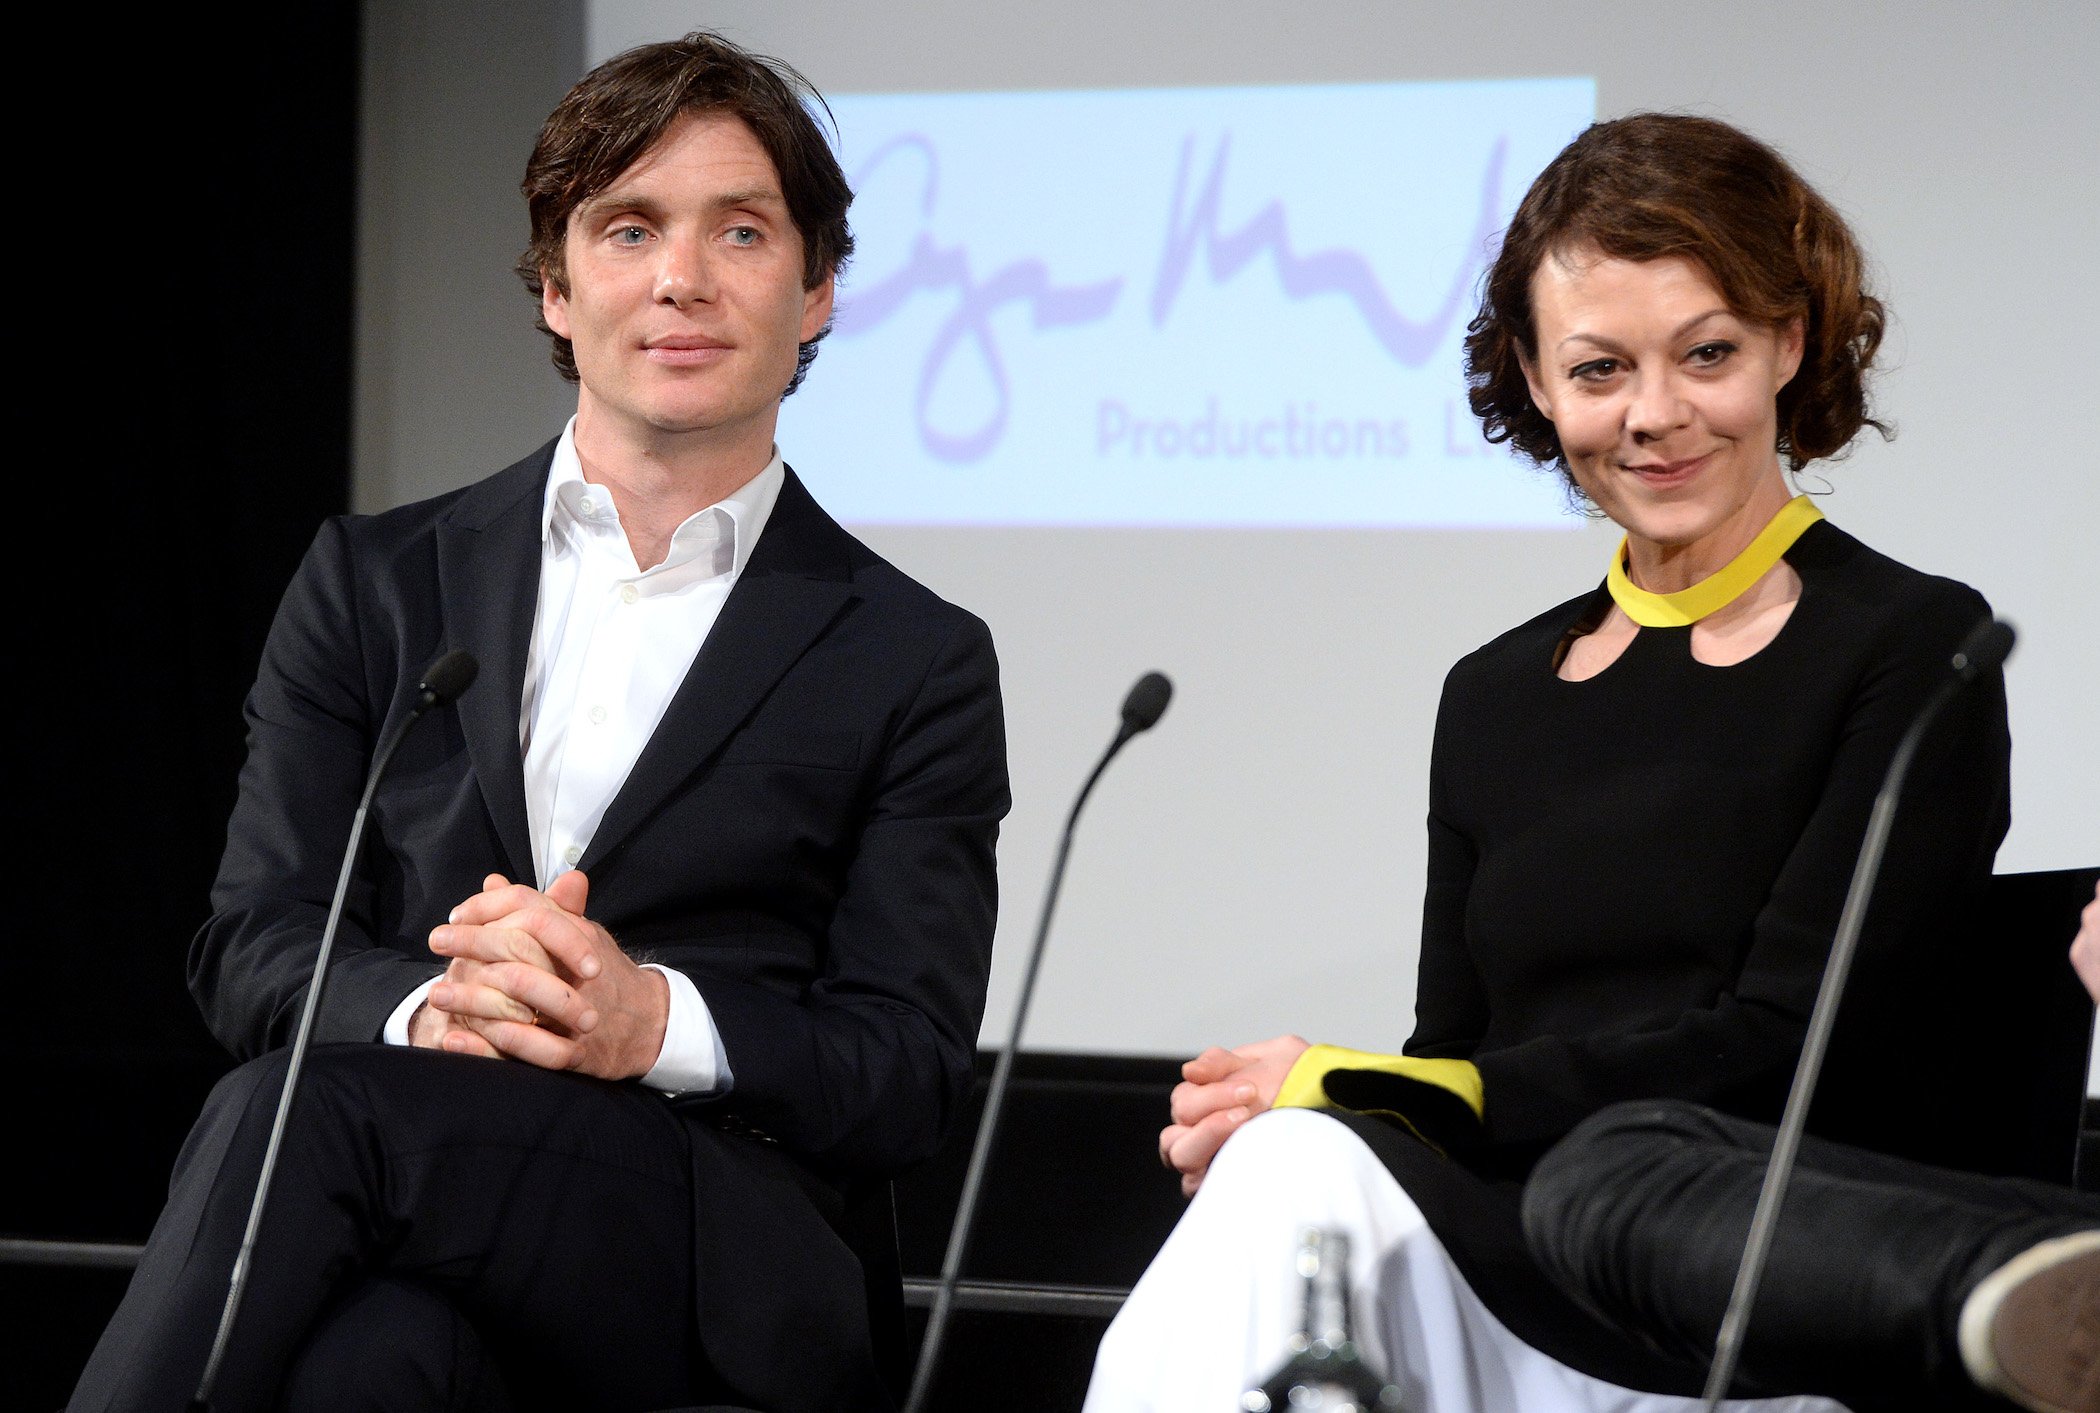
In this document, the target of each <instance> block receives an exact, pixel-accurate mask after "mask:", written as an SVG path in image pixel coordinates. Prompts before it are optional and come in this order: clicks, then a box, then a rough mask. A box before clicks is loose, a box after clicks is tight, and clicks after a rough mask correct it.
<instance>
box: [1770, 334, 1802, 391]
mask: <svg viewBox="0 0 2100 1413" xmlns="http://www.w3.org/2000/svg"><path fill="white" fill-rule="evenodd" d="M1777 332H1778V334H1779V359H1778V362H1777V363H1776V364H1775V365H1774V366H1773V370H1772V371H1773V376H1774V377H1775V379H1776V381H1775V382H1774V384H1773V387H1772V394H1773V396H1775V397H1776V396H1778V395H1779V390H1780V389H1781V388H1783V387H1785V386H1786V385H1787V384H1788V383H1791V382H1792V381H1794V374H1796V373H1798V372H1800V371H1801V356H1802V352H1803V350H1804V348H1805V347H1806V345H1807V342H1808V324H1807V321H1806V320H1805V319H1803V318H1802V317H1801V316H1800V315H1798V314H1797V315H1795V316H1794V317H1793V318H1791V319H1789V320H1787V321H1786V322H1785V323H1784V324H1781V325H1780V326H1779V329H1778V331H1777Z"/></svg>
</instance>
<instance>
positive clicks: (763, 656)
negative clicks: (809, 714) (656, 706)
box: [513, 471, 857, 872]
mask: <svg viewBox="0 0 2100 1413" xmlns="http://www.w3.org/2000/svg"><path fill="white" fill-rule="evenodd" d="M852 544H853V541H852V538H851V537H850V536H848V535H847V534H846V532H845V531H844V530H842V529H840V528H839V526H838V524H837V522H835V521H834V520H832V518H831V517H830V516H828V515H826V514H825V513H824V512H823V511H822V510H821V509H819V508H818V506H817V503H816V502H815V501H814V500H812V499H811V498H810V494H809V492H808V491H806V490H804V489H803V487H802V482H801V481H800V480H799V479H798V478H797V477H796V476H795V473H794V472H793V471H789V472H788V473H787V479H786V481H785V482H784V483H783V484H782V486H781V488H780V497H779V499H778V500H776V501H775V502H774V505H773V513H772V515H771V517H770V518H769V519H768V520H767V522H766V528H765V531H764V533H763V534H761V535H760V536H759V540H758V545H757V547H756V548H755V549H754V550H753V551H752V554H751V558H750V561H749V562H748V563H746V564H745V566H744V572H743V573H742V574H741V575H740V576H738V578H737V582H736V587H735V588H733V589H731V590H730V592H729V598H728V601H727V602H725V603H724V604H723V605H722V613H721V616H720V617H718V618H717V619H716V620H715V625H714V628H713V629H712V630H711V631H710V632H709V633H708V635H707V641H706V642H705V643H703V644H702V645H701V648H700V651H699V653H698V654H697V655H696V656H695V657H694V659H693V663H692V666H690V667H688V668H687V669H686V674H685V680H684V681H682V682H681V683H679V686H678V691H677V693H676V694H675V695H674V696H673V697H672V698H671V704H670V706H669V707H668V708H667V709H666V710H665V711H664V717H663V720H662V721H660V722H658V723H657V727H656V731H655V734H653V735H652V736H650V738H649V743H648V745H646V746H644V747H643V748H642V753H641V755H640V756H639V757H638V758H637V759H636V760H635V763H634V769H632V770H631V771H629V772H628V774H627V780H626V782H625V783H624V784H622V785H621V786H620V790H619V793H618V794H616V795H615V796H613V800H612V803H611V804H610V805H608V806H607V807H606V810H605V818H604V820H603V821H602V822H601V823H600V824H599V826H598V830H597V832H596V833H595V834H594V835H592V836H591V843H590V848H589V849H588V850H587V851H586V852H585V854H584V857H583V860H582V862H581V865H580V866H581V867H582V868H583V869H584V870H585V871H586V872H588V871H589V870H590V869H591V868H592V867H593V866H594V865H595V864H596V863H597V861H598V860H599V859H601V858H603V857H604V856H605V855H606V854H607V853H609V852H610V851H612V850H613V849H615V848H617V847H619V845H620V843H621V842H622V841H623V840H625V839H626V837H627V836H628V835H629V834H630V833H632V832H633V831H634V829H635V827H636V826H637V825H639V824H641V823H642V822H643V821H644V820H646V819H647V818H648V817H649V816H650V815H651V814H652V813H654V812H655V810H656V809H657V807H658V806H660V805H661V804H663V802H664V801H665V800H667V799H669V798H670V797H671V796H672V795H673V794H675V793H676V792H677V791H678V790H679V789H680V788H682V787H683V786H684V784H685V782H686V780H687V778H688V777H689V776H691V774H692V773H693V772H694V771H695V770H697V769H699V767H700V766H701V765H702V764H704V763H705V762H706V761H707V759H708V758H709V757H710V756H712V755H714V753H715V752H716V751H718V750H720V749H721V747H722V745H723V743H724V742H726V741H727V740H728V739H729V736H730V734H731V733H732V732H734V731H735V730H736V729H737V727H739V726H741V725H742V724H743V723H744V721H745V720H746V719H748V718H749V717H750V716H751V714H752V713H753V712H754V711H756V710H757V709H758V706H759V704H760V703H761V702H763V701H764V700H765V697H766V694H767V693H768V692H770V691H771V690H772V688H773V684H774V683H776V682H778V681H779V680H780V678H781V676H782V674H784V673H785V672H786V671H787V670H788V668H790V667H791V666H793V665H794V663H795V661H796V659H798V658H800V657H801V656H802V654H803V653H804V652H806V651H808V649H809V647H810V645H811V644H812V643H814V642H816V641H817V640H818V639H819V638H821V637H823V635H824V633H825V630H826V629H828V628H829V627H830V626H831V624H832V622H833V621H834V620H835V619H836V618H837V617H838V616H839V614H840V613H842V612H843V611H844V610H845V609H846V607H847V605H848V604H850V603H851V602H852V601H853V600H854V599H855V597H857V595H856V593H855V591H854V588H853V584H852V579H851V573H852V571H851V564H850V559H849V551H850V548H851V546H852ZM513 719H514V720H515V714H514V717H513ZM513 731H515V725H513ZM513 739H514V740H515V737H513Z"/></svg>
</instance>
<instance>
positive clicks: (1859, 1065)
mask: <svg viewBox="0 0 2100 1413" xmlns="http://www.w3.org/2000/svg"><path fill="white" fill-rule="evenodd" d="M2096 878H2100V869H2092V868H2076V869H2059V870H2056V871H2054V872H2047V873H2013V874H2000V875H1998V876H1997V877H1995V878H1993V879H1992V880H1991V882H1990V887H1989V889H1988V891H1987V892H1986V894H1985V896H1984V898H1983V899H1982V900H1981V902H1980V903H1979V905H1978V906H1977V907H1976V908H1975V909H1973V910H1972V911H1971V912H1970V913H1969V914H1968V915H1966V916H1964V917H1962V918H1960V919H1958V920H1956V925H1954V926H1953V927H1950V928H1948V929H1946V938H1945V940H1944V941H1943V943H1942V944H1941V945H1939V946H1937V947H1934V948H1930V949H1925V948H1921V949H1919V950H1918V951H1916V952H1914V953H1912V954H1907V955H1903V956H1899V957H1896V958H1894V959H1890V960H1885V961H1883V962H1882V963H1881V964H1880V965H1879V966H1878V967H1868V966H1866V965H1865V964H1864V963H1862V965H1861V966H1860V967H1859V968H1858V969H1856V970H1855V971H1854V972H1853V975H1852V978H1851V981H1850V984H1849V985H1848V986H1847V988H1846V992H1845V1002H1844V1006H1843V1007H1842V1009H1841V1010H1840V1011H1839V1013H1838V1024H1837V1030H1836V1033H1835V1034H1834V1036H1833V1037H1832V1041H1831V1049H1830V1057H1829V1061H1828V1063H1827V1065H1826V1066H1825V1069H1824V1073H1823V1082H1822V1084H1821V1085H1820V1086H1819V1087H1818V1089H1817V1098H1816V1107H1815V1109H1814V1111H1813V1113H1812V1114H1811V1117H1810V1123H1809V1127H1810V1130H1811V1132H1815V1133H1820V1134H1822V1135H1824V1136H1826V1137H1829V1138H1834V1139H1838V1140H1840V1141H1843V1142H1847V1143H1854V1144H1858V1145H1860V1146H1862V1147H1866V1148H1873V1149H1876V1150H1879V1151H1881V1152H1884V1153H1894V1154H1898V1155H1900V1156H1902V1157H1906V1158H1911V1159H1915V1160H1917V1161H1919V1162H1925V1163H1932V1164H1935V1165H1937V1166H1940V1167H1946V1168H1958V1169H1962V1170H1965V1171H1969V1172H1980V1173H1987V1174H1991V1175H1994V1176H2011V1177H2028V1178H2038V1179H2041V1180H2043V1181H2047V1182H2053V1183H2058V1184H2061V1185H2063V1186H2067V1187H2068V1186H2072V1185H2073V1183H2074V1178H2075V1176H2076V1166H2077V1153H2078V1144H2079V1130H2080V1128H2081V1126H2082V1124H2083V1119H2084V1111H2085V1080H2086V1066H2087V1062H2088V1056H2089V1052H2090V1048H2091V1043H2092V1033H2093V1002H2092V999H2091V998H2090V997H2089V996H2087V995H2086V993H2085V989H2084V987H2083V986H2082V985H2081V984H2080V983H2079V981H2078V977H2077V974H2076V973H2074V972H2073V971H2072V970H2071V966H2070V963H2069V961H2068V959H2067V957H2068V950H2069V948H2070V944H2071V938H2072V937H2073V936H2074V935H2075V934H2076V932H2077V929H2078V915H2079V912H2080V910H2081V909H2082V908H2083V907H2084V906H2085V904H2086V903H2087V902H2088V901H2090V900H2091V898H2092V896H2093V884H2094V880H2095V879H2096Z"/></svg>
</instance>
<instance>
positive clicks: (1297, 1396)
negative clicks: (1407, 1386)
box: [1240, 1227, 1401, 1413]
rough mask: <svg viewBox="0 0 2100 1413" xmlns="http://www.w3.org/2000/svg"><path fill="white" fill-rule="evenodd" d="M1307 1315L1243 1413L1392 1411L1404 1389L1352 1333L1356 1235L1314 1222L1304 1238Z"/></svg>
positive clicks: (1300, 1262)
mask: <svg viewBox="0 0 2100 1413" xmlns="http://www.w3.org/2000/svg"><path fill="white" fill-rule="evenodd" d="M1297 1271H1298V1279H1299V1280H1300V1282H1301V1283H1302V1287H1303V1300H1304V1314H1303V1315H1302V1316H1301V1317H1300V1320H1299V1330H1298V1333H1296V1334H1294V1335H1292V1336H1291V1340H1290V1345H1289V1350H1290V1352H1289V1354H1288V1356H1287V1357H1286V1358H1285V1359H1284V1362H1283V1366H1282V1367H1281V1368H1279V1369H1278V1370H1277V1371H1276V1372H1275V1373H1273V1374H1271V1375H1270V1376H1269V1377H1268V1378H1267V1379H1265V1380H1263V1381H1262V1384H1261V1387H1259V1388H1254V1389H1249V1390H1248V1391H1247V1393H1246V1395H1245V1396H1244V1397H1242V1398H1241V1399H1240V1408H1241V1409H1242V1410H1243V1413H1392V1410H1397V1409H1399V1408H1401V1402H1400V1390H1399V1388H1398V1387H1397V1386H1396V1385H1394V1384H1391V1383H1389V1382H1387V1381H1386V1379H1385V1377H1384V1376H1383V1375H1381V1374H1380V1373H1379V1372H1378V1371H1377V1370H1376V1369H1374V1368H1372V1367H1371V1365H1370V1364H1369V1363H1368V1362H1366V1361H1365V1359H1364V1357H1363V1353H1362V1351H1361V1350H1359V1349H1358V1348H1357V1347H1356V1339H1355V1337H1354V1336H1353V1335H1352V1334H1351V1333H1350V1312H1349V1238H1348V1236H1347V1235H1346V1234H1344V1233H1342V1232H1339V1231H1323V1230H1321V1229H1320V1228H1318V1227H1307V1228H1306V1229H1305V1230H1304V1231H1302V1232H1300V1233H1299V1235H1298V1254H1297Z"/></svg>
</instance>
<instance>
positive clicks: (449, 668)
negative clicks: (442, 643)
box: [416, 649, 481, 706]
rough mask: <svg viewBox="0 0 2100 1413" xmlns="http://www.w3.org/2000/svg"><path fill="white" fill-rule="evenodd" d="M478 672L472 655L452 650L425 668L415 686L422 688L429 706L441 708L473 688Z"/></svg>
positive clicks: (479, 666)
mask: <svg viewBox="0 0 2100 1413" xmlns="http://www.w3.org/2000/svg"><path fill="white" fill-rule="evenodd" d="M480 671H481V664H480V663H479V662H477V661H475V660H474V654H472V653H470V652H461V651H459V650H458V649H454V650H453V651H451V652H449V653H446V654H445V655H444V656H443V657H441V658H439V659H438V660H437V661H436V662H433V663H432V664H430V666H429V667H427V668H425V669H424V671H423V680H422V681H421V682H419V683H417V684H416V685H417V686H419V687H420V688H422V690H423V695H424V697H425V698H426V699H427V700H428V702H429V704H430V705H431V706H443V705H444V704H445V703H446V702H449V701H453V700H455V699H456V698H457V697H458V696H459V695H460V693H462V692H464V691H466V690H467V688H469V687H471V686H473V685H474V676H475V674H476V673H478V672H480Z"/></svg>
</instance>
